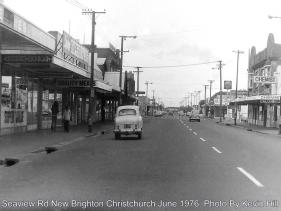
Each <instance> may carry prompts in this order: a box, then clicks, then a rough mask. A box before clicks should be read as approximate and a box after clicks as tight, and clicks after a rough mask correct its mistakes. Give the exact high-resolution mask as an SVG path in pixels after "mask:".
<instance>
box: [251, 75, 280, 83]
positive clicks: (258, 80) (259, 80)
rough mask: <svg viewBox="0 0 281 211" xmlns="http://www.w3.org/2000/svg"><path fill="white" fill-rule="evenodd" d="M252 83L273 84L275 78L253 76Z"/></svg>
mask: <svg viewBox="0 0 281 211" xmlns="http://www.w3.org/2000/svg"><path fill="white" fill-rule="evenodd" d="M254 83H264V84H274V83H276V78H275V77H272V76H254Z"/></svg>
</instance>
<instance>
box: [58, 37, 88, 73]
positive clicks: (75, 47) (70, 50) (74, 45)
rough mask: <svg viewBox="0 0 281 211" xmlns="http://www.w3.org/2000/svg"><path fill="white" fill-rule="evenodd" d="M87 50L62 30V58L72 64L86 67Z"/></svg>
mask: <svg viewBox="0 0 281 211" xmlns="http://www.w3.org/2000/svg"><path fill="white" fill-rule="evenodd" d="M89 55H90V54H89V50H88V49H87V48H85V47H84V46H82V45H81V44H80V43H79V42H78V41H77V40H76V39H74V38H72V37H71V36H70V35H69V34H67V33H66V32H63V59H64V60H67V61H68V62H71V63H72V64H74V65H76V66H78V67H80V68H83V69H85V70H87V69H88V63H89Z"/></svg>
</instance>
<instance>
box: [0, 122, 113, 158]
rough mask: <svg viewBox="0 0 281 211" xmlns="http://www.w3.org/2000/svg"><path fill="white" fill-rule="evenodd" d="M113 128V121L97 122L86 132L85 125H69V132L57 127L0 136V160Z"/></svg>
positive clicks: (67, 142)
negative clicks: (89, 131)
mask: <svg viewBox="0 0 281 211" xmlns="http://www.w3.org/2000/svg"><path fill="white" fill-rule="evenodd" d="M112 129H113V121H106V122H99V123H95V124H94V125H93V132H92V133H88V126H87V125H78V126H70V132H69V133H66V132H64V131H63V127H58V128H57V130H56V132H52V131H51V129H44V130H36V131H29V132H26V133H17V134H12V135H5V136H0V160H3V159H4V158H21V157H23V156H25V155H26V154H28V153H32V152H35V151H38V150H42V149H45V147H50V146H55V145H59V144H61V145H66V144H69V143H73V142H74V141H75V140H76V141H78V140H82V139H83V138H86V137H89V136H94V135H97V134H100V133H102V132H103V131H108V132H110V131H111V130H112Z"/></svg>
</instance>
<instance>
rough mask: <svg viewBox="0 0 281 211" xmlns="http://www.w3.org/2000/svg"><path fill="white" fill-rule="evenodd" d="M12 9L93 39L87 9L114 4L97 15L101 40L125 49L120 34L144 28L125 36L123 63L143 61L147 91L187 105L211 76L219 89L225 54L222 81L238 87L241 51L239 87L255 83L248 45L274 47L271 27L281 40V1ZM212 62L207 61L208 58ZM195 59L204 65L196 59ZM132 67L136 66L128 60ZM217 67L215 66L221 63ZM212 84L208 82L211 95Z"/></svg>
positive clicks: (81, 0) (58, 3) (145, 1)
mask: <svg viewBox="0 0 281 211" xmlns="http://www.w3.org/2000/svg"><path fill="white" fill-rule="evenodd" d="M4 4H5V5H6V6H8V7H9V8H10V9H12V10H13V11H15V12H16V13H18V14H20V15H21V16H23V17H24V18H26V19H27V20H29V21H31V22H32V23H34V24H35V25H37V26H38V27H39V28H41V29H43V30H44V31H51V30H52V31H54V30H56V31H60V32H62V31H63V30H64V31H66V32H70V34H71V35H72V36H73V37H74V38H76V39H79V40H80V43H82V44H83V43H90V40H91V19H90V17H89V16H87V15H86V16H85V15H82V8H83V7H86V8H90V9H92V10H94V11H97V12H99V11H104V10H105V11H106V13H105V14H99V15H97V18H96V33H95V35H96V45H97V46H98V47H108V46H109V43H112V44H113V45H114V46H115V47H116V48H120V45H121V44H120V43H121V40H120V37H119V36H120V35H136V36H137V38H136V39H126V40H125V41H124V50H129V52H128V53H124V60H123V65H124V68H123V70H128V71H135V69H134V68H132V67H131V66H142V67H148V66H149V67H151V66H152V67H155V66H156V67H157V66H177V65H183V66H184V67H170V68H164V67H163V68H143V69H142V71H143V72H142V73H141V74H140V90H141V91H146V86H145V84H144V83H145V82H146V81H149V82H151V83H152V84H150V85H149V87H148V88H149V92H148V96H149V97H152V91H153V90H154V93H155V98H156V99H157V100H158V101H160V102H163V103H164V104H165V106H179V105H180V102H182V103H183V99H184V97H187V96H189V95H190V93H194V92H195V91H201V95H200V98H201V99H203V98H204V86H203V85H206V84H209V83H208V80H214V83H213V85H212V93H215V92H218V91H219V88H220V77H219V76H220V75H219V70H217V69H216V67H217V61H219V60H222V62H223V64H224V66H223V68H222V81H224V80H231V81H232V88H233V89H235V83H236V70H237V54H236V53H234V52H233V51H234V50H235V51H237V50H240V51H244V54H240V58H239V74H238V89H247V80H248V79H247V68H248V52H249V49H251V47H252V46H255V47H256V49H257V52H259V51H262V50H263V49H264V48H266V44H267V38H268V34H269V33H273V34H274V38H275V42H276V43H281V19H269V18H268V15H273V16H281V11H280V8H281V1H279V0H196V1H194V0H193V1H192V0H173V1H171V0H48V1H47V0H24V1H23V0H4ZM208 62H213V63H209V64H201V63H208ZM190 64H201V65H192V66H189V65H190ZM127 66H129V67H127ZM213 68H215V69H213ZM208 93H209V89H207V96H208Z"/></svg>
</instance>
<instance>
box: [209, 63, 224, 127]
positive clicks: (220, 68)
mask: <svg viewBox="0 0 281 211" xmlns="http://www.w3.org/2000/svg"><path fill="white" fill-rule="evenodd" d="M223 65H224V64H222V61H221V60H220V61H218V67H217V68H212V69H218V70H219V71H220V109H219V111H220V112H219V114H220V122H222V114H223V113H222V112H223V111H222V66H223Z"/></svg>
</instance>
